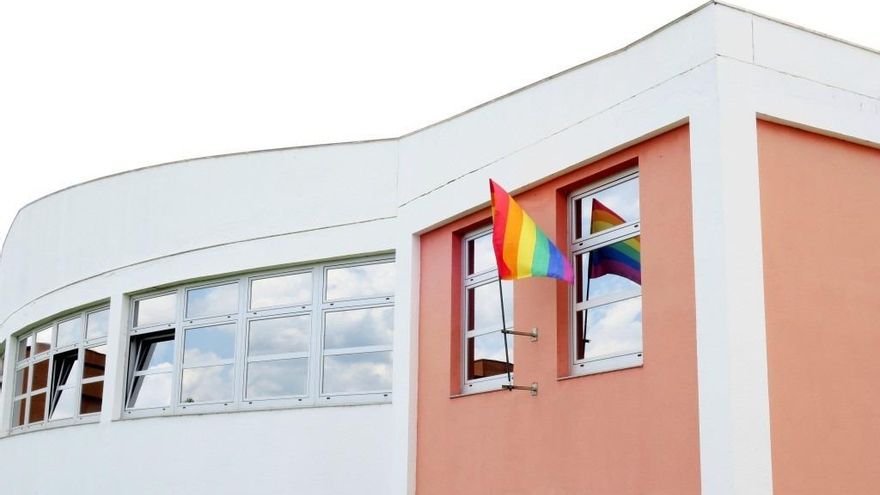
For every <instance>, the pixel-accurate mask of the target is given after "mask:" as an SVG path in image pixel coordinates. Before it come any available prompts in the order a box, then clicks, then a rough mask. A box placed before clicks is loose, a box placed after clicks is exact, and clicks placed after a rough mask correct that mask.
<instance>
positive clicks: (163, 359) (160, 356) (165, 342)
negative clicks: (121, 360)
mask: <svg viewBox="0 0 880 495" xmlns="http://www.w3.org/2000/svg"><path fill="white" fill-rule="evenodd" d="M136 342H137V340H136ZM173 367H174V333H173V332H172V333H164V334H162V335H159V336H149V337H143V338H142V340H141V341H140V344H139V345H138V356H137V366H136V367H135V369H136V370H137V371H147V370H171V369H172V368H173Z"/></svg>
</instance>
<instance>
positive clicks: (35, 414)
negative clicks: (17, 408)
mask: <svg viewBox="0 0 880 495" xmlns="http://www.w3.org/2000/svg"><path fill="white" fill-rule="evenodd" d="M30 403H31V410H30V412H29V413H28V423H39V422H40V421H43V420H44V419H45V418H46V394H35V395H32V396H31V398H30Z"/></svg>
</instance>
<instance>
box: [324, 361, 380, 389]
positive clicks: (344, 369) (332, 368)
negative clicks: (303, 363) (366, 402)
mask: <svg viewBox="0 0 880 495" xmlns="http://www.w3.org/2000/svg"><path fill="white" fill-rule="evenodd" d="M389 390H391V352H390V351H387V352H368V353H363V354H343V355H338V356H324V386H323V392H324V393H325V394H340V393H356V392H385V391H389Z"/></svg>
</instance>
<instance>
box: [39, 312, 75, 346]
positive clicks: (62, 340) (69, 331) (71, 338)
mask: <svg viewBox="0 0 880 495" xmlns="http://www.w3.org/2000/svg"><path fill="white" fill-rule="evenodd" d="M80 339H82V318H74V319H73V320H67V321H62V322H61V323H59V324H58V337H57V338H56V340H55V345H56V346H58V347H64V346H66V345H70V344H75V343H77V342H79V341H80ZM39 345H40V336H39V334H37V348H38V349H39Z"/></svg>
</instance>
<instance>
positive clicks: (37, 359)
mask: <svg viewBox="0 0 880 495" xmlns="http://www.w3.org/2000/svg"><path fill="white" fill-rule="evenodd" d="M105 310H109V306H107V305H100V306H92V307H89V308H87V309H84V310H79V311H77V312H75V313H66V314H64V315H63V316H61V317H56V318H54V319H53V320H50V321H49V322H46V323H41V324H39V325H33V326H31V327H30V328H29V329H27V330H26V331H24V332H21V333H19V334H17V335H16V336H15V337H13V338H12V339H11V340H10V342H13V343H14V344H15V349H14V353H13V355H14V359H15V366H14V372H13V375H12V381H13V387H14V388H15V389H14V390H13V391H12V394H10V395H12V402H11V403H10V404H7V405H8V406H9V411H10V414H9V426H10V428H11V429H10V432H11V433H21V432H25V431H31V430H37V429H44V428H53V427H60V426H69V425H73V424H83V423H96V422H98V420H99V419H100V416H101V413H100V411H99V412H94V413H88V414H80V407H81V400H82V386H83V384H89V383H94V382H99V381H104V380H106V369H105V374H104V375H103V376H101V377H93V378H85V379H84V378H83V372H84V370H85V351H86V349H90V348H93V347H98V346H102V345H106V343H107V336H106V335H104V336H101V337H97V338H93V339H91V340H86V335H87V332H88V318H89V315H91V314H93V313H98V312H100V311H105ZM75 319H79V320H80V335H79V338H78V340H77V342H76V343H73V344H68V345H65V346H64V347H57V345H56V343H57V339H58V326H59V325H60V324H62V323H65V322H68V321H71V320H75ZM47 329H49V330H50V331H51V335H50V337H51V338H50V344H49V349H47V350H46V351H43V352H40V353H37V354H33V353H32V355H31V356H29V357H27V358H25V359H23V360H19V355H20V353H21V346H22V345H23V342H26V341H27V340H28V339H29V338H31V337H33V338H34V339H35V340H36V334H37V333H39V332H42V331H44V330H47ZM33 350H35V349H33ZM71 351H75V352H76V355H77V360H78V361H77V362H78V363H79V370H78V372H77V373H76V376H75V377H73V380H72V381H68V383H67V384H65V385H63V386H57V387H56V385H55V383H54V382H55V369H54V368H55V359H56V356H58V355H61V354H66V353H68V352H71ZM43 361H47V362H48V363H47V369H48V372H47V373H48V375H47V377H46V387H45V388H41V389H38V390H31V386H32V385H33V380H34V365H35V364H38V363H41V362H43ZM24 369H27V370H28V378H27V380H28V384H27V392H26V393H23V394H21V393H18V392H19V391H18V390H17V385H18V384H17V383H16V375H17V374H18V372H19V371H21V370H24ZM64 390H75V391H77V393H75V394H74V397H75V405H74V411H75V413H74V415H73V416H72V417H69V418H64V419H56V420H52V419H49V418H50V416H51V413H52V403H53V402H54V397H55V395H57V393H58V392H60V391H64ZM39 394H45V395H46V405H45V410H44V411H43V419H42V421H37V422H33V423H31V422H30V402H31V401H30V398H31V397H32V396H34V395H39ZM22 399H25V402H24V406H25V411H24V417H25V419H26V422H25V423H24V424H23V425H19V426H13V425H14V424H15V418H14V417H13V414H12V413H13V412H14V409H15V408H14V405H15V402H16V401H18V400H22ZM102 409H103V404H102Z"/></svg>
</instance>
